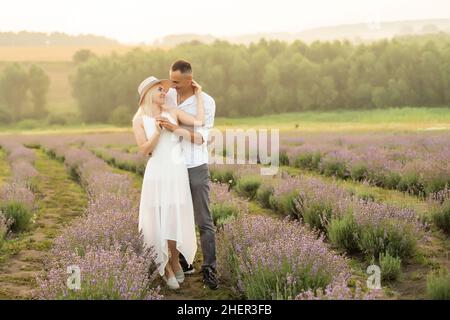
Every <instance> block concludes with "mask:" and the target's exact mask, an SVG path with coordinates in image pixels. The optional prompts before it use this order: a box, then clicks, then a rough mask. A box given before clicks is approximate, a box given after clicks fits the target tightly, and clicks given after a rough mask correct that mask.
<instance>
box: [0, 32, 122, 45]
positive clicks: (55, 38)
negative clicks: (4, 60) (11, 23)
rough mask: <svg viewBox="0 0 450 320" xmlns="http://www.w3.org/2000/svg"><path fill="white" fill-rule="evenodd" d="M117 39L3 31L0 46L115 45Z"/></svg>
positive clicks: (85, 35)
mask: <svg viewBox="0 0 450 320" xmlns="http://www.w3.org/2000/svg"><path fill="white" fill-rule="evenodd" d="M119 44H120V43H119V42H118V41H117V40H113V39H109V38H107V37H103V36H96V35H92V34H81V35H76V36H73V35H68V34H65V33H62V32H52V33H43V32H29V31H20V32H1V31H0V46H2V47H6V46H8V47H16V46H19V47H20V46H42V47H48V46H115V45H119Z"/></svg>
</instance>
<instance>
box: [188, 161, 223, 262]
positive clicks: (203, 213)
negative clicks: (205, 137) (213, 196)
mask: <svg viewBox="0 0 450 320" xmlns="http://www.w3.org/2000/svg"><path fill="white" fill-rule="evenodd" d="M188 173H189V184H190V186H191V194H192V203H193V205H194V219H195V224H196V225H197V226H198V228H199V229H200V242H201V247H202V252H203V265H202V269H203V268H205V267H211V268H213V269H214V270H215V269H216V234H215V229H214V222H213V219H212V216H211V212H210V210H209V192H210V190H209V170H208V165H207V164H206V163H205V164H202V165H201V166H198V167H194V168H189V169H188ZM180 258H181V259H184V257H180Z"/></svg>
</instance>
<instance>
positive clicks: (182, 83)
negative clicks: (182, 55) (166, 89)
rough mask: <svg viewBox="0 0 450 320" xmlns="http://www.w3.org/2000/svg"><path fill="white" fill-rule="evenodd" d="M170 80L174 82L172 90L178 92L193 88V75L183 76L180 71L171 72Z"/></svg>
mask: <svg viewBox="0 0 450 320" xmlns="http://www.w3.org/2000/svg"><path fill="white" fill-rule="evenodd" d="M169 75H170V80H171V81H172V88H175V89H176V90H177V91H178V90H180V89H181V90H183V89H187V88H189V87H191V86H192V75H191V74H183V73H181V72H180V70H176V71H172V70H170V72H169Z"/></svg>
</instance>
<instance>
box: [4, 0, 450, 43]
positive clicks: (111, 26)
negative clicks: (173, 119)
mask: <svg viewBox="0 0 450 320" xmlns="http://www.w3.org/2000/svg"><path fill="white" fill-rule="evenodd" d="M428 18H450V0H311V1H295V0H271V1H267V0H221V1H217V0H191V1H187V0H171V1H151V0H125V1H123V0H71V1H66V0H59V1H58V0H0V31H20V30H28V31H41V32H52V31H61V32H66V33H69V34H79V33H93V34H98V35H104V36H108V37H112V38H115V39H118V40H119V41H122V42H128V43H132V42H153V40H155V39H157V38H160V37H162V36H164V35H168V34H180V33H198V34H212V35H216V36H220V35H238V34H246V33H255V32H295V31H301V30H304V29H307V28H311V27H318V26H329V25H335V24H348V23H358V22H363V23H372V22H374V21H392V20H412V19H428Z"/></svg>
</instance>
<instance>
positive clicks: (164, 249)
mask: <svg viewBox="0 0 450 320" xmlns="http://www.w3.org/2000/svg"><path fill="white" fill-rule="evenodd" d="M161 115H162V116H165V117H167V118H168V119H169V120H170V122H172V123H174V124H176V123H177V122H176V120H175V119H174V118H173V117H172V116H171V115H170V114H169V113H168V112H163V113H162V114H161ZM142 117H143V118H142V119H143V125H144V130H145V134H146V136H147V139H149V138H150V137H151V136H152V135H153V133H154V132H155V130H156V127H155V126H156V123H155V119H154V118H152V117H149V116H147V115H143V116H142ZM139 231H141V232H142V234H143V237H144V244H145V245H146V246H148V247H150V246H153V248H154V250H155V251H156V263H157V264H158V265H159V266H158V270H159V273H160V275H164V268H165V266H166V264H167V262H168V260H169V250H168V245H167V240H173V241H176V242H177V249H178V251H179V252H181V253H182V254H183V256H184V257H185V258H186V261H187V262H188V263H190V264H191V263H193V261H194V257H195V253H196V251H197V239H196V234H195V222H194V210H193V206H192V196H191V190H190V186H189V176H188V171H187V167H186V164H185V159H184V157H183V154H182V150H181V144H180V142H179V140H178V138H177V137H176V136H175V135H174V134H173V133H172V132H170V131H168V130H166V129H164V128H163V129H162V130H161V135H160V137H159V141H158V143H157V145H156V147H155V149H154V150H153V152H152V156H151V157H150V159H149V160H148V162H147V166H146V168H145V173H144V180H143V183H142V191H141V201H140V206H139Z"/></svg>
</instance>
